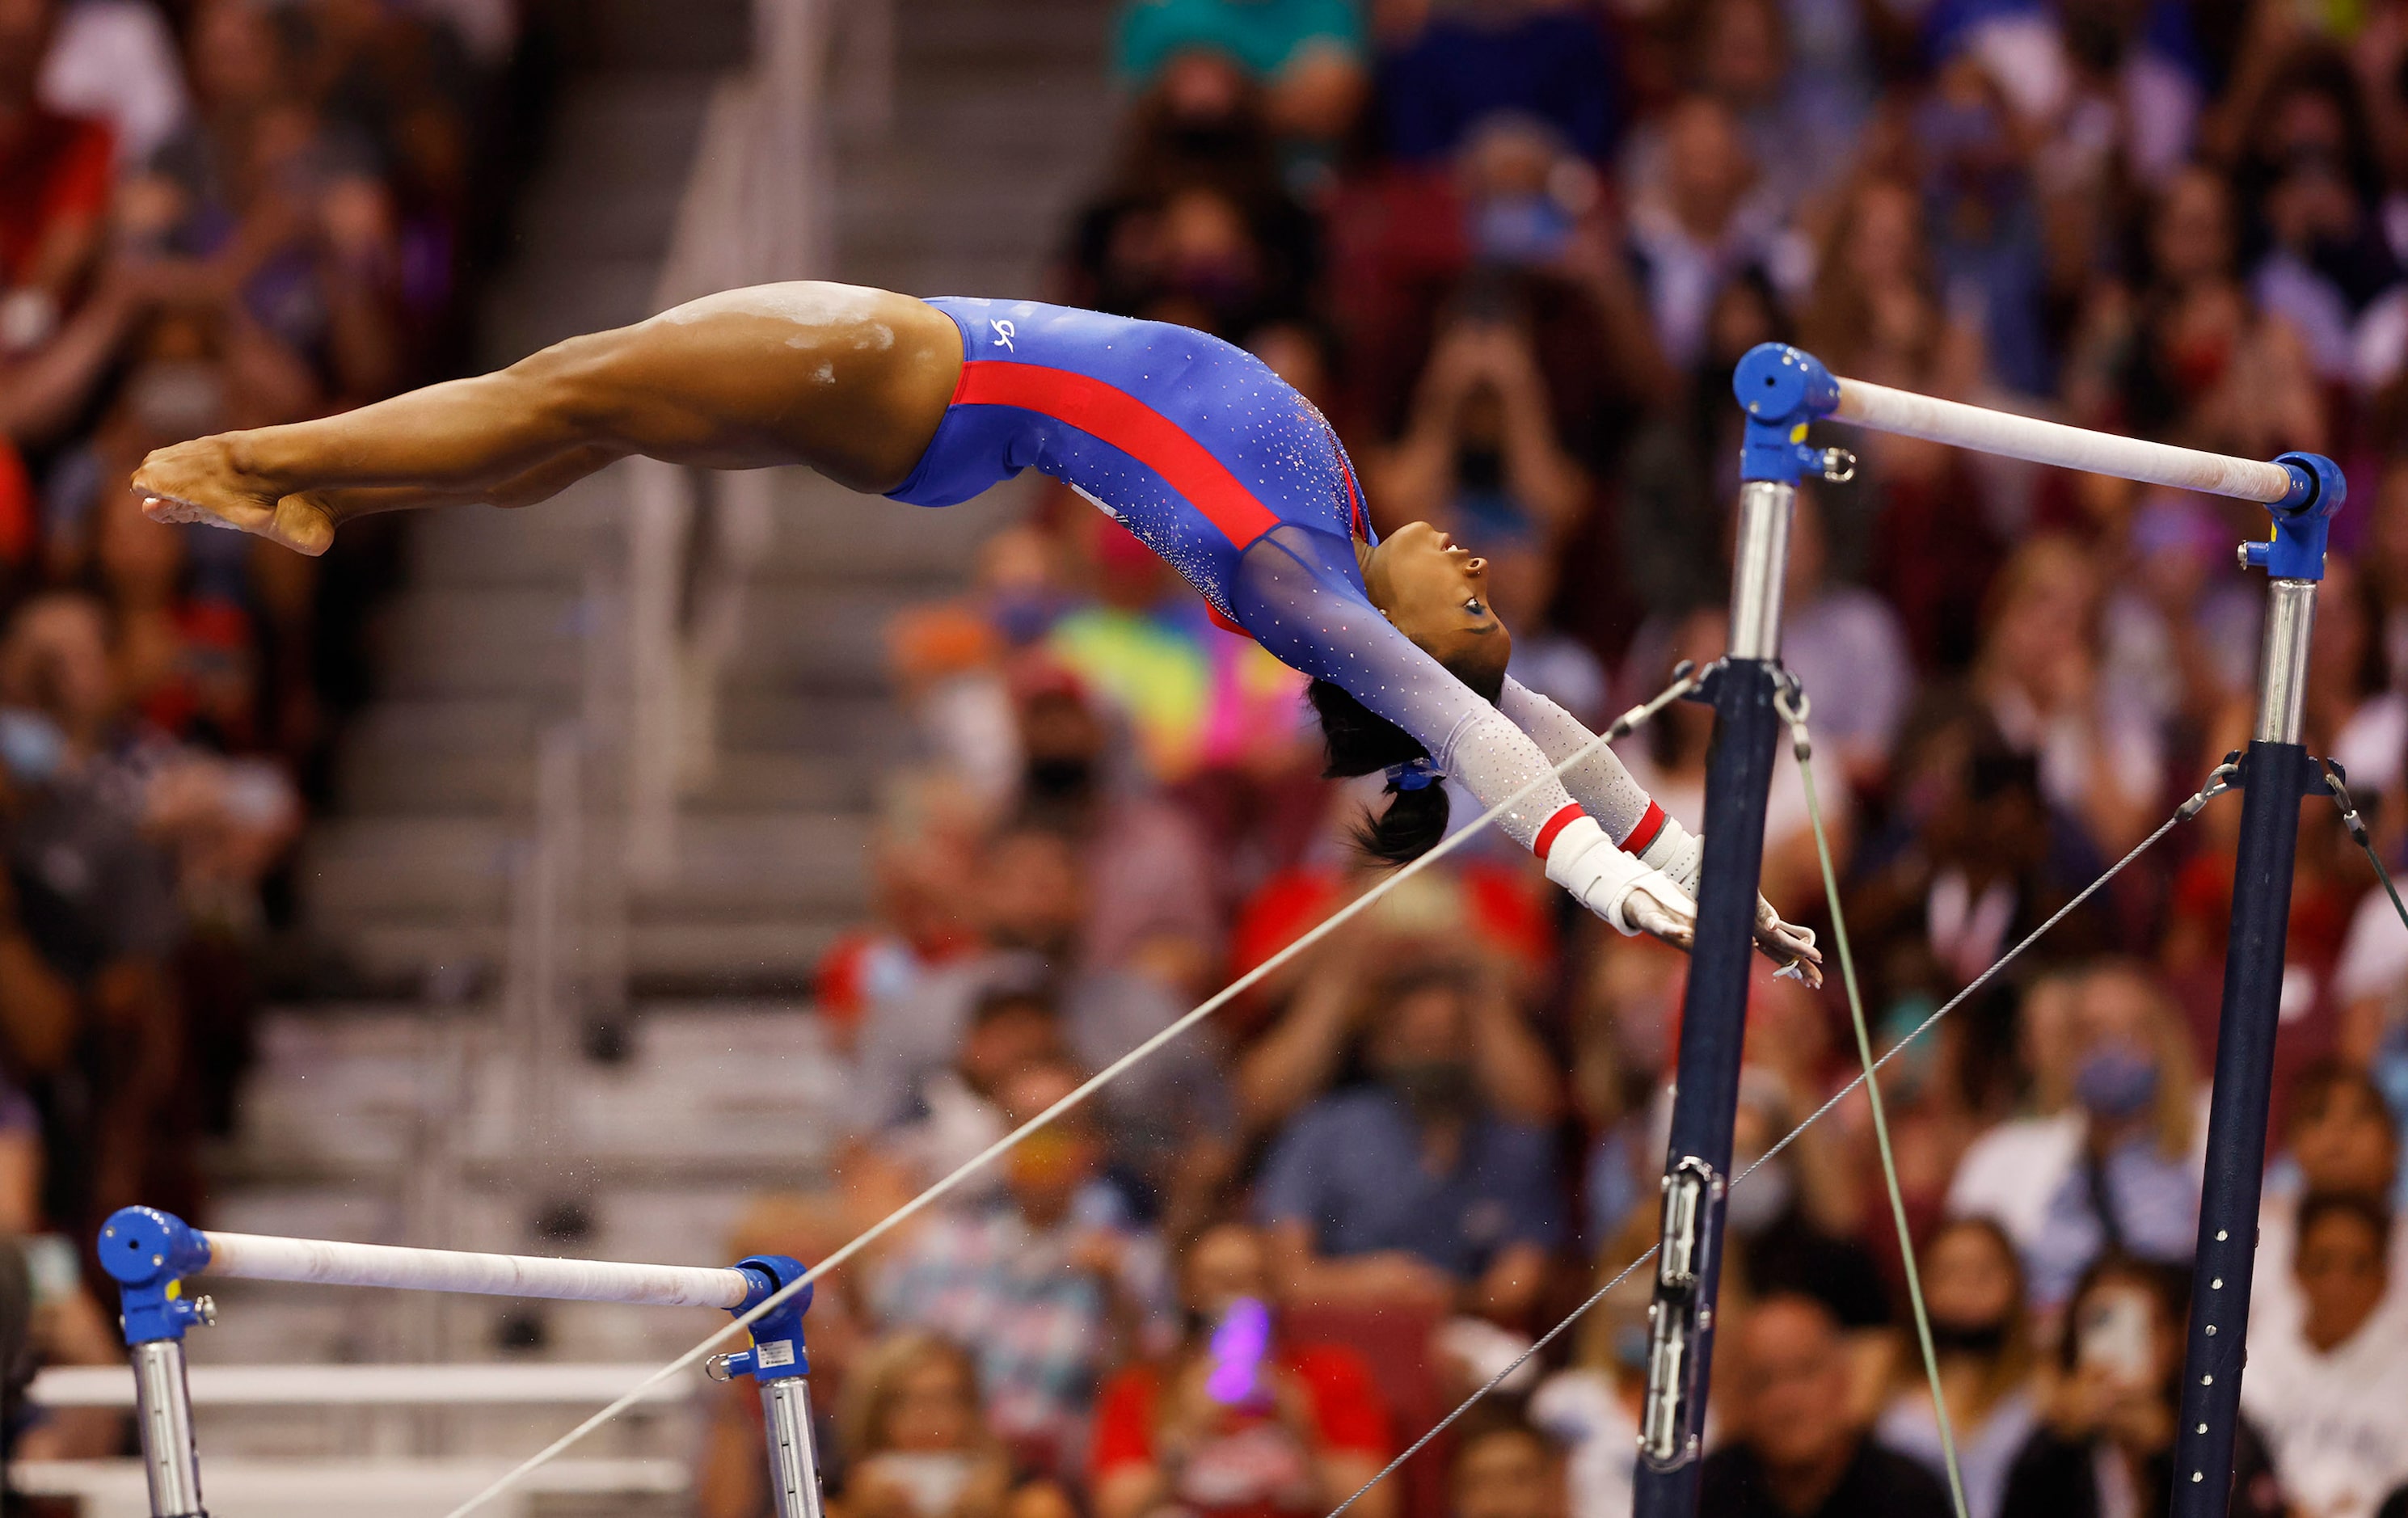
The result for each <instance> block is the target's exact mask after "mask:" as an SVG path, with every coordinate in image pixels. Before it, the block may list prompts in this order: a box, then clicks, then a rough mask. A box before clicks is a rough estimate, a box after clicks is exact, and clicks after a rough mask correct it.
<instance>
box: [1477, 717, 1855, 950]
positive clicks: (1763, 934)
mask: <svg viewBox="0 0 2408 1518" xmlns="http://www.w3.org/2000/svg"><path fill="white" fill-rule="evenodd" d="M1497 709H1498V711H1500V712H1502V713H1504V715H1505V716H1506V717H1507V718H1508V719H1509V720H1511V721H1512V723H1513V725H1514V726H1516V727H1518V728H1520V729H1521V730H1522V731H1523V732H1525V733H1527V734H1528V735H1529V737H1530V741H1531V742H1533V743H1536V744H1537V745H1538V746H1539V752H1541V753H1543V754H1545V755H1546V756H1547V758H1548V759H1549V760H1551V761H1553V762H1554V763H1555V764H1558V765H1560V764H1562V763H1563V762H1564V761H1565V760H1567V759H1569V758H1570V757H1571V756H1572V755H1573V754H1574V753H1577V752H1580V750H1581V748H1582V747H1583V746H1584V745H1585V744H1587V743H1588V742H1589V741H1590V740H1592V739H1593V738H1596V736H1597V735H1596V734H1594V733H1592V732H1590V731H1589V730H1588V726H1587V724H1586V723H1583V722H1582V721H1581V720H1580V719H1579V718H1577V717H1575V716H1573V715H1572V714H1571V713H1570V712H1569V711H1566V710H1565V709H1563V708H1561V707H1559V706H1557V705H1555V703H1554V702H1553V701H1550V700H1548V699H1547V698H1546V697H1545V696H1543V695H1540V694H1539V693H1538V692H1536V691H1533V690H1531V689H1529V688H1528V687H1527V686H1525V685H1524V684H1522V683H1521V682H1520V681H1519V680H1515V679H1514V678H1513V677H1512V676H1511V675H1508V676H1506V677H1505V688H1504V689H1503V690H1502V691H1501V692H1499V693H1498V696H1497ZM1563 779H1564V789H1565V790H1566V791H1567V792H1569V793H1570V795H1571V797H1572V799H1573V800H1575V801H1577V802H1579V803H1580V804H1581V806H1582V807H1583V808H1584V809H1586V810H1587V812H1588V814H1589V815H1590V816H1592V817H1594V818H1596V819H1597V820H1598V823H1600V824H1602V825H1603V826H1604V828H1605V831H1606V834H1607V836H1609V837H1610V838H1613V839H1614V840H1615V841H1616V842H1617V843H1619V844H1620V845H1622V846H1623V847H1625V848H1628V849H1629V850H1630V852H1631V853H1632V854H1634V855H1636V856H1637V858H1638V860H1639V862H1640V863H1641V864H1642V865H1645V866H1648V867H1649V868H1651V869H1659V870H1662V871H1663V872H1664V873H1665V875H1666V876H1668V877H1669V878H1670V880H1671V881H1672V883H1673V884H1675V885H1677V886H1679V887H1680V888H1681V889H1682V890H1684V891H1685V892H1687V893H1688V894H1689V895H1691V896H1692V897H1694V896H1696V895H1697V894H1698V873H1699V868H1698V867H1699V864H1700V863H1701V862H1702V861H1703V859H1704V855H1705V844H1704V841H1703V840H1702V839H1700V838H1697V837H1696V836H1695V835H1693V834H1691V833H1690V832H1689V830H1688V829H1687V828H1685V827H1683V826H1682V825H1681V824H1680V823H1678V822H1677V821H1675V820H1674V819H1672V818H1670V817H1668V816H1666V815H1665V814H1664V812H1663V810H1662V809H1660V808H1659V807H1657V806H1656V803H1655V802H1654V801H1653V800H1651V799H1650V798H1649V797H1648V795H1647V793H1646V792H1645V791H1643V790H1641V789H1640V786H1639V782H1638V781H1637V780H1633V779H1631V777H1630V771H1629V770H1627V769H1626V768H1624V767H1623V765H1622V761H1621V760H1620V759H1617V758H1615V757H1614V754H1613V750H1612V749H1608V748H1603V747H1600V748H1598V750H1596V752H1592V753H1591V754H1590V755H1589V756H1588V757H1587V758H1585V759H1583V760H1582V761H1581V762H1580V763H1579V764H1576V765H1574V766H1571V767H1570V769H1567V770H1565V771H1564V772H1563ZM1639 833H1645V834H1646V835H1647V836H1646V837H1643V838H1641V837H1637V836H1636V835H1637V834H1639ZM1634 843H1635V844H1636V845H1637V846H1636V847H1632V845H1633V844H1634ZM1756 946H1757V947H1758V948H1760V949H1762V950H1763V951H1764V952H1765V955H1766V956H1767V957H1768V958H1770V959H1772V960H1774V961H1776V962H1778V963H1780V964H1782V965H1785V966H1787V965H1792V964H1795V965H1797V966H1798V967H1799V968H1798V971H1797V973H1798V978H1799V980H1801V981H1805V982H1806V983H1807V984H1809V985H1820V984H1821V983H1822V964H1823V955H1822V952H1821V951H1819V950H1817V949H1816V948H1815V947H1814V935H1813V933H1812V932H1809V931H1808V930H1806V929H1804V928H1799V927H1794V926H1792V925H1790V924H1787V923H1785V922H1783V921H1782V920H1781V917H1780V914H1779V913H1777V912H1775V911H1774V910H1773V909H1772V905H1771V903H1770V902H1768V901H1766V900H1765V899H1764V898H1763V897H1762V896H1758V897H1757V898H1756Z"/></svg>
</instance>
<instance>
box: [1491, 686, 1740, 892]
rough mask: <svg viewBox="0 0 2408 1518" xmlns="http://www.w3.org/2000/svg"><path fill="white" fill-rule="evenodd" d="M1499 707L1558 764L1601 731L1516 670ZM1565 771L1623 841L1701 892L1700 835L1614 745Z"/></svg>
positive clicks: (1573, 790)
mask: <svg viewBox="0 0 2408 1518" xmlns="http://www.w3.org/2000/svg"><path fill="white" fill-rule="evenodd" d="M1497 709H1498V710H1499V711H1501V712H1503V713H1504V714H1505V716H1506V719H1507V720H1508V721H1510V722H1512V724H1513V725H1514V726H1516V727H1518V728H1520V729H1521V730H1522V731H1523V732H1525V733H1527V734H1528V735H1529V737H1530V741H1531V742H1533V743H1536V744H1537V745H1538V746H1539V752H1541V753H1543V754H1545V755H1546V756H1547V758H1548V759H1549V760H1551V761H1552V762H1554V763H1555V764H1558V765H1560V764H1562V763H1563V762H1564V761H1565V760H1567V759H1569V758H1570V757H1571V756H1572V755H1573V754H1575V753H1577V752H1580V751H1581V749H1582V748H1583V747H1584V746H1585V745H1586V744H1587V743H1588V742H1589V741H1590V740H1591V739H1592V738H1596V737H1597V735H1596V734H1594V733H1592V732H1590V731H1589V730H1588V725H1587V724H1586V723H1583V722H1582V721H1581V720H1580V719H1579V718H1578V717H1575V716H1573V715H1572V714H1571V713H1570V712H1569V711H1566V710H1565V709H1563V708H1561V707H1559V706H1557V705H1555V702H1553V701H1550V700H1549V699H1547V698H1546V697H1545V696H1543V695H1540V694H1539V693H1538V692H1536V691H1533V690H1531V689H1530V688H1529V687H1527V686H1526V685H1524V684H1523V683H1522V682H1521V681H1519V680H1515V679H1514V678H1513V677H1512V676H1511V675H1508V676H1506V677H1505V688H1504V690H1503V691H1502V692H1500V693H1499V694H1498V697H1497ZM1563 775H1564V789H1565V790H1566V791H1568V792H1570V794H1571V797H1572V799H1573V800H1575V801H1577V802H1579V803H1580V804H1581V806H1582V808H1583V809H1585V810H1586V811H1587V812H1588V814H1589V815H1590V816H1592V817H1594V818H1596V819H1597V820H1598V823H1599V824H1600V825H1602V826H1603V827H1604V828H1605V830H1606V832H1607V833H1608V834H1609V835H1610V836H1612V838H1613V840H1614V841H1615V842H1616V843H1617V844H1619V845H1621V846H1622V847H1624V848H1626V849H1628V850H1629V851H1630V852H1632V853H1634V854H1636V855H1638V856H1639V858H1640V859H1641V861H1643V862H1644V863H1646V864H1648V865H1651V866H1654V867H1656V868H1657V869H1660V870H1662V871H1663V872H1664V873H1665V874H1667V875H1670V877H1671V878H1672V882H1673V883H1674V884H1675V885H1678V886H1679V887H1680V888H1681V889H1682V890H1684V891H1686V892H1689V893H1690V894H1691V895H1695V894H1696V893H1697V889H1698V859H1697V853H1698V851H1697V848H1696V842H1697V840H1696V839H1695V838H1691V837H1690V835H1689V831H1688V829H1686V828H1684V827H1683V826H1682V825H1681V824H1680V823H1677V822H1675V821H1673V820H1672V819H1671V818H1670V817H1667V816H1665V815H1664V814H1663V812H1662V811H1661V810H1660V809H1657V808H1656V803H1655V802H1654V801H1653V800H1652V799H1650V798H1649V796H1648V795H1647V793H1646V792H1645V791H1644V790H1642V789H1641V787H1640V784H1639V782H1638V781H1637V780H1633V779H1631V776H1630V771H1629V770H1627V769H1626V768H1624V767H1623V764H1622V761H1621V760H1620V759H1619V758H1617V757H1615V755H1614V752H1613V750H1612V749H1607V748H1600V749H1598V750H1597V751H1596V752H1592V753H1591V754H1590V755H1589V756H1588V757H1587V758H1585V759H1584V760H1582V761H1581V762H1580V763H1579V764H1576V765H1574V766H1572V767H1571V768H1570V769H1567V770H1565V771H1564V772H1563ZM1651 812H1652V813H1653V814H1654V816H1653V818H1652V819H1651V817H1650V815H1649V814H1650V813H1651ZM1642 829H1643V830H1644V831H1645V832H1646V834H1647V836H1646V837H1644V838H1638V839H1637V841H1636V846H1635V847H1634V846H1633V841H1632V840H1633V837H1634V835H1636V834H1637V833H1639V832H1641V830H1642Z"/></svg>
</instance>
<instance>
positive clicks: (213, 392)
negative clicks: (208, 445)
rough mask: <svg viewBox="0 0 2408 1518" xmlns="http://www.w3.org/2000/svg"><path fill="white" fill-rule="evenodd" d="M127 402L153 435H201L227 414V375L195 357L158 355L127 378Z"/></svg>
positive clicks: (143, 425) (216, 367)
mask: <svg viewBox="0 0 2408 1518" xmlns="http://www.w3.org/2000/svg"><path fill="white" fill-rule="evenodd" d="M125 404H126V406H127V408H129V409H131V410H132V411H133V413H134V419H135V421H136V422H137V423H138V424H139V425H140V426H141V428H142V430H143V431H145V432H147V433H149V434H150V435H151V436H152V437H179V438H181V437H202V436H204V435H206V434H208V433H210V432H214V431H216V430H217V428H218V426H219V425H220V423H221V422H222V421H223V420H224V417H225V375H224V374H223V373H222V371H221V370H220V369H219V368H218V366H217V365H214V364H206V363H202V362H200V361H199V360H196V359H157V360H153V361H152V362H151V363H149V364H146V365H143V366H142V369H141V371H140V372H139V373H137V374H136V375H135V376H134V378H133V379H131V380H127V381H126V382H125Z"/></svg>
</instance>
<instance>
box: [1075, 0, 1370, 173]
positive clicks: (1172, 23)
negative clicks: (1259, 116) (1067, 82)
mask: <svg viewBox="0 0 2408 1518" xmlns="http://www.w3.org/2000/svg"><path fill="white" fill-rule="evenodd" d="M1364 48H1365V37H1364V35H1363V21H1362V17H1361V16H1360V14H1359V13H1358V12H1357V10H1356V8H1355V6H1353V5H1352V4H1349V3H1348V0H1125V3H1124V7H1123V9H1122V12H1121V19H1120V27H1119V34H1118V36H1115V37H1114V38H1113V43H1112V61H1113V66H1114V69H1115V71H1116V72H1117V73H1118V75H1119V77H1120V79H1121V82H1122V83H1123V84H1124V85H1125V86H1128V87H1130V88H1133V89H1142V88H1143V87H1144V86H1146V85H1147V84H1149V83H1151V82H1152V81H1153V80H1154V78H1155V77H1156V76H1157V75H1159V74H1160V73H1162V72H1163V70H1164V69H1165V68H1166V67H1175V66H1176V65H1177V64H1178V62H1179V61H1180V59H1181V58H1182V56H1183V55H1184V54H1188V53H1191V52H1210V53H1216V54H1219V55H1221V56H1222V57H1225V58H1227V59H1228V60H1230V61H1231V62H1234V63H1235V64H1238V65H1239V66H1240V68H1242V69H1244V70H1245V72H1246V73H1247V75H1248V76H1249V77H1251V78H1252V79H1255V80H1257V81H1259V82H1260V83H1261V84H1262V85H1263V86H1264V88H1265V92H1266V95H1265V99H1266V104H1267V106H1268V107H1269V119H1270V121H1271V122H1272V123H1273V124H1274V125H1275V126H1276V127H1277V128H1278V129H1279V131H1280V132H1281V133H1282V134H1283V135H1284V136H1294V137H1299V138H1305V139H1310V140H1314V141H1321V142H1328V141H1333V140H1335V139H1336V138H1337V137H1339V136H1341V135H1342V134H1343V133H1344V132H1345V130H1346V128H1347V127H1348V125H1349V124H1350V123H1351V122H1353V120H1354V117H1355V111H1356V110H1357V109H1358V108H1359V107H1360V106H1361V104H1362V99H1363V93H1364V90H1365V87H1366V84H1367V74H1366V70H1365V68H1364V61H1363V54H1364Z"/></svg>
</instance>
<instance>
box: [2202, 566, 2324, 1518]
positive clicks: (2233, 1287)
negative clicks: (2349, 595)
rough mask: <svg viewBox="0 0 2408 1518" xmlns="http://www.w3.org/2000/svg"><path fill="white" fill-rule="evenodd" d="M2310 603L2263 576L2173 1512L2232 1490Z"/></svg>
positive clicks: (2294, 820)
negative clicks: (2252, 733)
mask: <svg viewBox="0 0 2408 1518" xmlns="http://www.w3.org/2000/svg"><path fill="white" fill-rule="evenodd" d="M2315 614H2316V582H2315V580H2288V579H2286V580H2274V581H2272V583H2271V584H2270V585H2269V587H2268V597H2267V607H2266V639H2265V652H2264V658H2263V663H2262V665H2261V667H2260V669H2259V675H2258V687H2257V736H2256V738H2255V740H2254V741H2253V742H2251V743H2250V745H2249V750H2248V752H2247V753H2246V754H2245V755H2244V756H2243V759H2242V763H2241V775H2240V781H2239V783H2240V784H2241V785H2242V786H2243V787H2244V789H2245V791H2246V795H2245V797H2244V799H2243V806H2242V810H2241V851H2240V855H2239V857H2238V859H2237V860H2236V861H2235V862H2234V866H2233V880H2232V933H2231V938H2230V941H2229V943H2228V944H2227V945H2226V947H2225V952H2224V1007H2223V1010H2222V1013H2221V1015H2220V1018H2219V1021H2218V1024H2217V1031H2216V1038H2215V1086H2214V1092H2215V1098H2214V1105H2213V1106H2212V1107H2211V1109H2210V1110H2209V1113H2208V1122H2207V1172H2206V1176H2205V1180H2204V1184H2203V1186H2202V1189H2201V1192H2200V1208H2199V1250H2198V1253H2197V1254H2196V1255H2195V1256H2194V1257H2193V1262H2192V1267H2191V1297H2190V1336H2189V1340H2188V1350H2187V1353H2186V1355H2185V1358H2184V1362H2183V1379H2182V1422H2181V1423H2180V1424H2179V1425H2177V1426H2176V1434H2175V1441H2174V1478H2173V1497H2172V1502H2171V1508H2172V1512H2173V1518H2224V1514H2225V1512H2226V1510H2227V1508H2228V1507H2229V1504H2230V1501H2231V1497H2232V1443H2233V1430H2234V1425H2235V1424H2236V1422H2237V1421H2238V1419H2239V1417H2240V1412H2241V1373H2242V1368H2243V1365H2244V1364H2246V1362H2247V1359H2248V1355H2247V1352H2246V1348H2245V1345H2246V1341H2247V1339H2248V1334H2249V1284H2250V1272H2251V1269H2252V1267H2253V1266H2254V1264H2255V1261H2256V1256H2257V1203H2258V1193H2259V1188H2260V1184H2261V1182H2262V1181H2263V1180H2264V1177H2265V1172H2266V1114H2267V1110H2268V1107H2269V1104H2270V1102H2271V1100H2272V1095H2273V1068H2274V1033H2275V1026H2276V1024H2277V1022H2278V1019H2279V1009H2280V1005H2281V1002H2282V997H2283V950H2284V943H2285V939H2286V938H2287V937H2288V934H2289V927H2290V918H2291V868H2292V863H2293V859H2294V857H2295V855H2296V854H2297V852H2298V847H2299V833H2300V797H2301V796H2302V795H2307V794H2308V793H2310V792H2312V791H2315V790H2318V789H2321V787H2320V786H2319V785H2318V783H2317V780H2316V775H2315V764H2314V762H2313V761H2312V760H2310V758H2309V757H2308V751H2307V750H2306V749H2304V748H2301V747H2300V714H2301V707H2302V705H2303V703H2304V699H2305V695H2306V684H2307V666H2308V645H2309V640H2310V637H2311V636H2312V634H2313V633H2314V631H2315Z"/></svg>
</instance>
